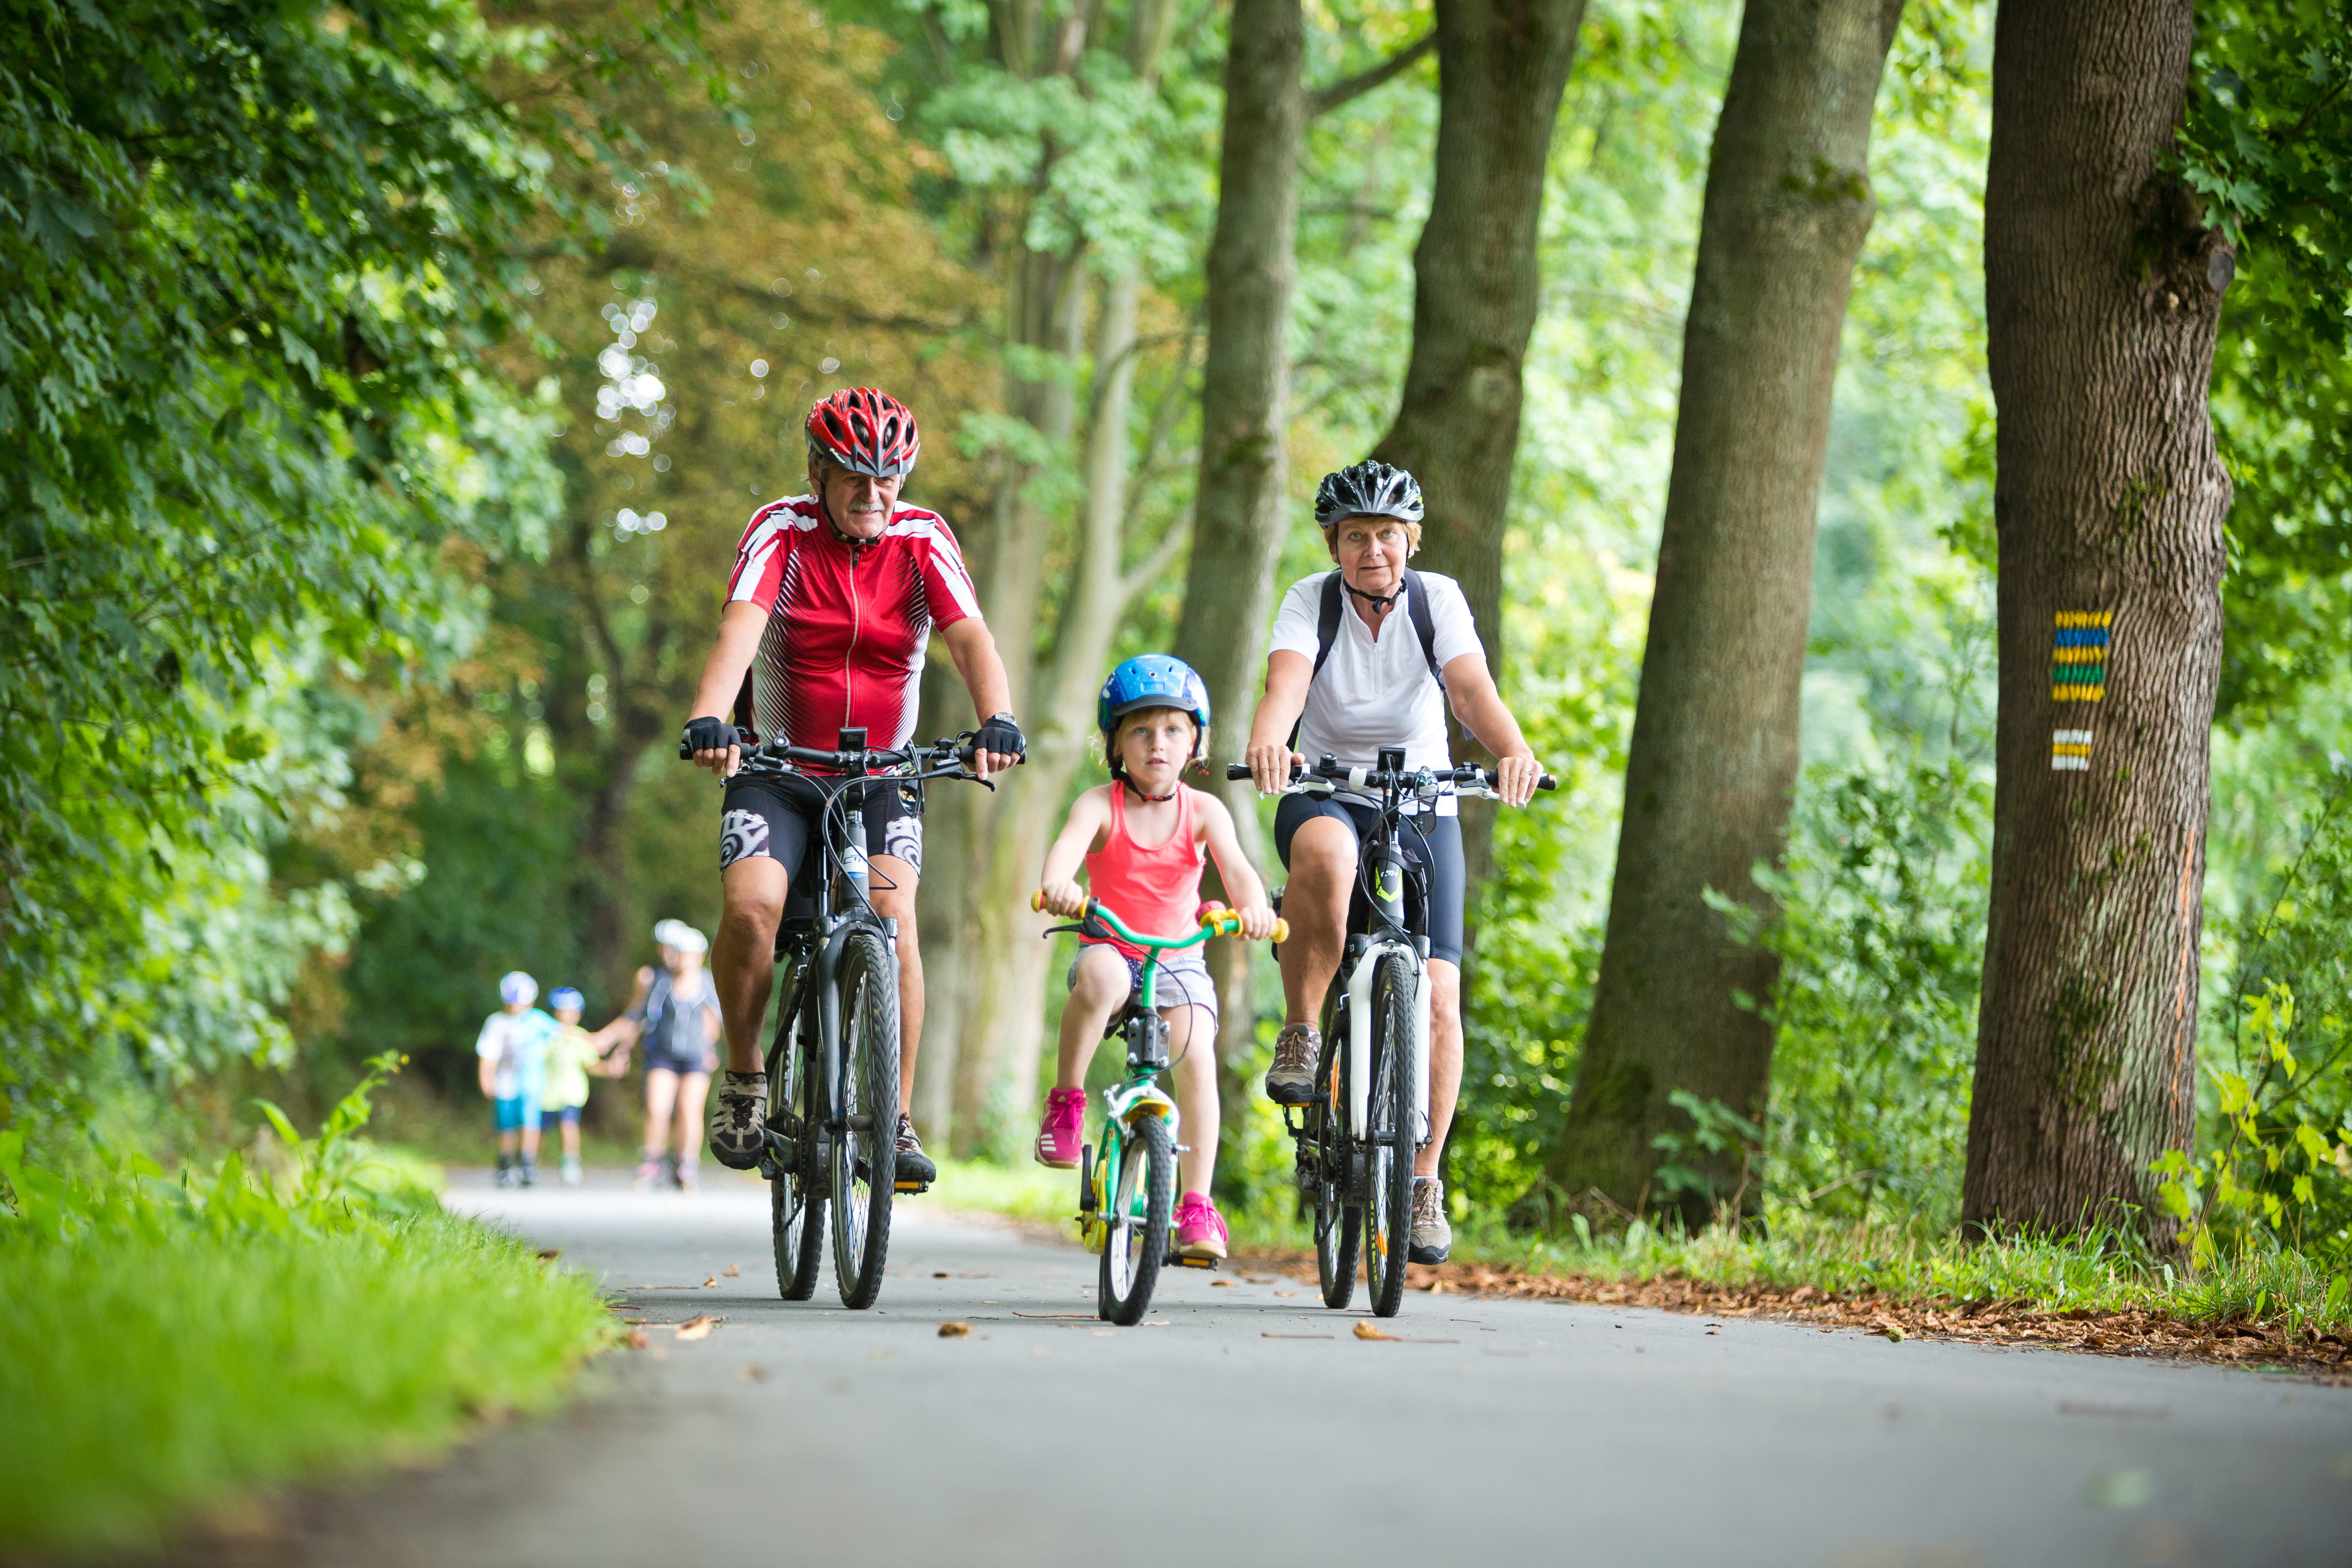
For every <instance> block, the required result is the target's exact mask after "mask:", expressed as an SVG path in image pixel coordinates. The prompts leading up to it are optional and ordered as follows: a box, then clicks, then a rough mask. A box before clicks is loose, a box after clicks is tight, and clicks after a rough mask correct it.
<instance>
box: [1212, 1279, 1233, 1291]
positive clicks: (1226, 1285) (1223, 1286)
mask: <svg viewBox="0 0 2352 1568" xmlns="http://www.w3.org/2000/svg"><path fill="white" fill-rule="evenodd" d="M1209 1283H1210V1284H1211V1285H1212V1286H1213V1287H1214V1288H1215V1289H1220V1290H1230V1289H1233V1288H1234V1282H1233V1281H1232V1280H1230V1279H1212V1280H1210V1281H1209Z"/></svg>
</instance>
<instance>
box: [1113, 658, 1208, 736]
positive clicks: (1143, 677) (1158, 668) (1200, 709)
mask: <svg viewBox="0 0 2352 1568" xmlns="http://www.w3.org/2000/svg"><path fill="white" fill-rule="evenodd" d="M1139 708H1175V709H1180V710H1182V711H1184V712H1187V713H1190V714H1191V715H1192V725H1193V736H1192V754H1193V755H1194V756H1195V757H1198V756H1201V755H1202V754H1203V753H1204V752H1206V751H1207V750H1208V746H1209V687H1208V683H1207V682H1206V681H1204V680H1202V679H1201V678H1200V676H1199V675H1198V674H1197V673H1196V672H1195V671H1194V670H1193V668H1192V666H1191V665H1189V664H1186V663H1185V662H1184V661H1183V660H1182V659H1181V658H1171V657H1170V656H1169V655H1167V654H1164V653H1147V654H1139V655H1138V656H1137V657H1135V658H1130V659H1129V660H1128V661H1127V662H1126V663H1125V664H1122V665H1120V666H1119V667H1118V668H1117V669H1114V670H1112V671H1111V672H1110V679H1108V680H1106V681H1104V682H1103V689H1102V694H1101V695H1100V696H1098V697H1097V698H1096V699H1095V728H1096V729H1097V730H1100V731H1102V732H1103V733H1104V734H1106V735H1108V734H1109V733H1110V732H1111V730H1112V728H1113V727H1114V726H1116V725H1117V724H1118V720H1119V717H1120V715H1122V714H1126V713H1132V712H1134V711H1135V710H1137V709H1139Z"/></svg>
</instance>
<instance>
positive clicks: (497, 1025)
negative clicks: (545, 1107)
mask: <svg viewBox="0 0 2352 1568" xmlns="http://www.w3.org/2000/svg"><path fill="white" fill-rule="evenodd" d="M538 995H539V982H538V981H536V980H533V979H532V978H531V977H530V975H528V974H525V973H523V972H522V971H520V969H518V970H516V971H514V972H513V973H510V974H508V975H506V976H505V977H504V978H503V979H501V980H500V981H499V1000H500V1001H501V1002H503V1003H505V1004H506V1005H505V1006H504V1007H502V1008H500V1009H499V1011H498V1012H495V1013H493V1014H491V1015H490V1016H489V1017H488V1018H487V1019H485V1020H484V1021H483V1023H482V1032H481V1035H480V1036H479V1037H478V1038H477V1039H476V1040H475V1042H474V1054H475V1055H476V1056H477V1057H478V1058H481V1069H482V1095H483V1098H485V1099H487V1100H491V1101H493V1102H495V1103H496V1104H497V1106H498V1109H499V1176H498V1183H499V1185H500V1186H502V1187H511V1186H515V1185H518V1184H520V1185H522V1186H526V1187H527V1186H530V1184H532V1183H533V1182H535V1181H536V1180H538V1177H539V1110H540V1101H541V1097H542V1096H544V1095H545V1094H546V1092H547V1042H548V1041H549V1040H550V1039H551V1038H552V1037H554V1036H555V1035H556V1034H557V1033H558V1032H559V1030H560V1029H561V1027H562V1026H561V1025H559V1024H557V1023H556V1021H555V1020H554V1019H552V1018H551V1017H549V1016H547V1015H546V1014H544V1013H542V1012H541V1011H540V1010H539V1009H538V1008H536V1007H534V1006H532V1005H531V1003H532V1002H533V1001H534V1000H535V999H536V998H537V997H538ZM518 1152H520V1156H521V1157H520V1161H518V1160H517V1158H516V1156H517V1153H518Z"/></svg>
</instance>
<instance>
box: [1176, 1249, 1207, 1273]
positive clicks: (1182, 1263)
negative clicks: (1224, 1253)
mask: <svg viewBox="0 0 2352 1568" xmlns="http://www.w3.org/2000/svg"><path fill="white" fill-rule="evenodd" d="M1168 1261H1169V1262H1171V1263H1172V1264H1174V1265H1176V1267H1177V1268H1206V1269H1209V1270H1210V1271H1212V1272H1214V1271H1215V1269H1216V1267H1217V1260H1216V1259H1215V1258H1186V1257H1184V1256H1183V1255H1182V1254H1181V1253H1175V1252H1171V1253H1170V1254H1169V1255H1168Z"/></svg>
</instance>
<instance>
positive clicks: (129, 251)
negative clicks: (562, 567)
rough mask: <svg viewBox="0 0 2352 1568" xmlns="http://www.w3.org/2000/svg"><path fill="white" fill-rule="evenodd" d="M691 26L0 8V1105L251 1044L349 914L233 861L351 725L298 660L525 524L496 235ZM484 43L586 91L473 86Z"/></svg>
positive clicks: (520, 218)
mask: <svg viewBox="0 0 2352 1568" xmlns="http://www.w3.org/2000/svg"><path fill="white" fill-rule="evenodd" d="M692 32H693V16H692V13H691V12H690V11H682V10H679V9H677V8H676V7H673V6H663V7H660V8H658V9H656V10H654V11H651V12H649V13H647V14H646V15H645V16H643V17H641V18H637V19H634V20H633V21H632V23H631V24H630V26H629V28H628V30H627V37H625V39H610V38H585V37H572V36H571V35H567V34H564V33H562V32H561V31H558V30H553V29H534V30H530V31H527V32H516V33H505V32H499V31H497V30H494V29H493V28H492V27H491V26H489V24H488V22H487V21H486V20H485V18H484V17H483V16H482V15H481V14H480V13H479V12H478V10H476V9H475V8H474V7H473V6H471V5H466V4H462V3H459V0H383V3H371V4H363V5H348V6H343V5H337V6H330V5H320V4H295V5H273V4H257V3H253V0H132V3H131V4H126V5H106V6H93V5H81V4H74V3H69V0H37V3H36V4H34V5H30V6H28V7H26V8H25V14H24V15H22V16H18V17H17V18H16V22H15V23H14V25H12V26H11V27H10V28H9V29H8V31H7V34H6V37H5V39H0V149H5V159H0V162H5V165H6V174H5V176H0V270H5V273H6V274H7V276H8V277H9V278H10V279H11V280H12V286H11V288H10V289H9V291H8V293H7V296H6V298H5V300H0V438H5V440H6V441H7V442H8V444H9V447H10V448H11V449H12V450H13V451H15V452H16V454H17V460H16V463H14V464H13V465H12V466H11V467H9V468H7V469H6V471H5V473H0V519H5V521H0V562H5V573H4V574H0V647H5V648H6V649H7V650H8V651H7V656H6V658H5V660H0V943H5V945H6V947H7V949H8V951H9V953H10V963H9V964H8V965H7V966H6V968H5V970H0V1032H5V1037H6V1038H7V1040H8V1054H7V1058H6V1060H5V1064H0V1085H5V1089H6V1091H7V1093H6V1100H5V1104H0V1121H27V1120H28V1119H29V1120H30V1121H31V1122H32V1123H34V1124H35V1125H36V1126H37V1125H38V1124H39V1123H40V1121H41V1119H42V1118H43V1117H44V1116H45V1115H46V1114H47V1113H50V1112H53V1111H55V1110H58V1108H59V1107H62V1106H71V1105H75V1104H78V1103H86V1102H87V1101H88V1100H89V1098H90V1096H91V1095H92V1094H93V1093H94V1092H95V1091H97V1090H99V1089H102V1088H103V1087H105V1086H106V1085H107V1084H108V1083H110V1081H115V1080H118V1079H121V1078H122V1077H123V1076H124V1075H125V1073H126V1071H127V1072H128V1073H130V1074H135V1075H136V1076H138V1077H140V1078H142V1079H144V1080H145V1081H147V1082H150V1083H168V1082H170V1081H172V1079H173V1075H174V1074H175V1073H176V1072H182V1071H185V1070H190V1069H192V1068H201V1067H205V1066H209V1065H213V1064H216V1063H218V1062H220V1061H222V1060H224V1059H226V1058H229V1057H231V1056H233V1055H238V1054H249V1055H258V1056H261V1057H263V1058H268V1057H270V1056H272V1055H274V1054H277V1053H278V1052H279V1051H280V1050H281V1049H282V1046H283V1041H284V1032H283V1030H282V1029H280V1028H277V1027H274V1026H271V1024H270V1023H269V1021H268V1010H269V1009H271V1008H273V1007H274V1006H276V1005H279V1004H281V1003H282V1002H283V1001H284V999H285V993H286V989H287V985H288V984H289V983H290V982H289V977H288V976H287V975H286V974H285V973H283V970H285V969H286V968H290V967H291V966H292V965H293V964H297V963H299V958H300V954H301V953H302V952H305V951H307V950H308V948H309V946H310V944H311V943H313V942H320V943H323V944H325V945H328V946H330V947H331V946H332V945H334V943H335V942H339V941H340V939H341V931H342V930H343V929H344V928H345V926H346V925H347V921H345V920H344V918H343V916H342V915H341V912H340V907H339V904H338V900H339V898H340V893H339V892H330V891H325V890H319V889H312V892H311V897H310V904H311V905H312V906H313V907H312V908H310V909H309V910H304V909H303V908H302V906H301V900H287V899H285V898H284V897H282V895H283V894H285V893H287V892H289V891H291V890H294V889H279V888H277V887H275V886H273V885H272V881H271V879H270V878H269V877H268V876H266V875H258V874H257V865H258V857H259V856H260V855H261V854H263V853H266V852H267V851H268V850H269V849H270V848H272V847H274V846H276V845H277V844H279V843H281V842H283V840H284V839H285V838H286V837H288V836H289V834H290V833H291V832H293V831H295V830H296V829H298V828H303V827H310V826H316V825H315V824H312V823H307V822H304V821H302V820H301V818H302V817H303V816H307V815H309V814H311V813H314V812H317V811H330V812H331V810H332V808H333V807H334V806H335V805H336V804H337V802H336V800H335V798H334V797H335V793H336V789H337V786H338V785H339V784H340V783H341V779H339V778H336V777H333V776H331V773H332V772H333V769H332V768H331V767H330V768H328V769H326V770H325V771H324V772H323V773H322V772H321V771H320V769H318V768H317V767H315V766H313V765H311V764H314V763H318V762H320V761H321V760H322V759H321V757H320V755H319V754H317V753H321V752H326V753H331V752H336V751H338V750H340V749H341V747H342V746H343V745H344V744H345V743H347V742H350V741H351V740H352V739H353V738H354V736H353V734H352V731H350V730H348V729H345V730H343V731H341V732H338V731H337V730H336V728H335V727H334V725H333V724H332V723H331V722H329V721H328V718H329V716H327V715H325V714H323V713H321V712H320V711H319V710H317V705H315V704H310V703H308V702H307V699H306V698H304V697H300V696H298V695H297V693H298V691H299V688H300V687H301V686H302V685H303V684H304V683H306V682H309V681H311V680H315V679H320V677H322V676H327V675H330V674H331V673H339V674H341V675H344V676H351V675H356V674H357V673H358V672H359V671H360V670H361V669H362V668H368V667H370V666H373V667H374V668H379V669H391V670H395V671H421V672H425V673H428V674H429V673H431V672H433V671H434V670H435V669H436V668H437V667H439V666H442V665H445V664H446V662H447V661H448V659H449V658H451V657H452V656H453V655H454V654H455V653H457V651H459V650H460V649H462V647H464V646H465V645H466V644H467V642H468V641H469V640H470V638H471V637H472V636H473V635H474V631H475V628H476V613H477V612H476V606H475V605H474V604H473V602H472V596H471V595H469V594H468V593H467V591H466V590H465V587H464V585H463V584H462V580H461V579H460V577H459V576H458V575H457V574H455V573H453V572H452V570H451V562H450V560H449V559H448V557H447V556H446V554H445V546H446V544H447V543H448V542H450V541H451V539H452V538H453V537H455V538H457V539H461V540H463V541H465V542H467V544H468V545H469V546H470V547H471V552H472V554H473V555H474V556H475V557H476V558H478V556H479V554H480V553H481V552H490V553H493V554H508V553H519V554H528V553H530V552H533V551H535V550H537V549H540V548H541V547H542V545H543V540H544V527H545V521H546V518H547V515H548V513H549V511H550V510H551V506H552V500H553V497H554V494H555V484H554V481H553V479H552V477H551V474H550V473H549V472H548V470H547V468H546V466H545V462H544V458H543V455H542V452H541V447H543V444H544V441H545V439H546V436H547V430H548V426H549V425H550V424H551V421H549V420H547V419H546V418H545V417H544V416H538V415H536V412H535V411H534V410H533V409H531V408H530V406H529V404H528V401H527V400H525V399H521V398H519V397H517V396H516V395H514V394H513V393H512V392H511V391H510V390H509V389H506V388H504V387H502V386H500V385H499V384H497V383H496V382H495V381H492V380H488V379H486V378H484V377H483V376H482V375H481V374H479V371H478V365H479V362H480V359H481V357H482V355H483V353H485V351H487V350H488V348H489V347H490V346H492V345H493V344H495V343H496V342H498V341H499V340H500V339H501V338H503V337H505V336H507V335H509V334H510V333H511V332H512V331H515V330H516V328H517V327H518V326H519V325H520V324H521V323H520V318H519V316H518V314H517V312H516V308H515V304H514V302H515V301H516V300H520V299H521V298H522V297H523V295H522V293H521V292H520V283H521V280H522V273H521V264H520V261H519V260H518V259H516V256H517V246H516V243H515V241H516V237H517V236H518V235H519V234H521V233H525V232H528V231H531V230H534V229H537V230H541V231H552V232H553V233H554V234H556V235H558V236H560V235H561V233H562V228H563V225H564V224H565V223H566V222H572V223H575V224H586V223H588V222H589V221H590V219H591V218H592V217H593V215H589V214H583V213H581V212H577V211H570V212H558V213H556V214H555V215H554V221H553V222H552V223H551V221H550V217H549V213H548V205H549V199H550V195H549V186H548V184H547V181H548V176H549V174H550V172H551V170H552V169H554V168H556V167H558V166H560V165H563V164H566V163H572V162H576V161H577V160H578V158H580V157H581V156H583V155H584V154H583V151H582V150H583V149H593V148H597V147H600V146H609V145H610V144H611V142H613V140H614V137H616V136H617V135H619V134H621V132H622V130H623V128H622V127H619V126H617V125H616V124H614V123H612V122H611V121H609V120H605V119H601V118H599V116H598V115H597V114H596V113H595V112H594V110H593V106H594V104H595V103H596V102H597V100H599V99H600V98H601V97H602V96H603V95H604V88H605V87H607V86H609V84H610V83H611V82H612V81H613V80H614V79H618V78H619V77H621V76H624V75H625V74H626V73H627V72H628V71H629V70H631V69H633V68H634V67H633V66H632V65H631V64H630V63H629V62H630V61H631V60H632V59H634V58H639V57H642V56H644V55H646V54H659V55H663V56H665V57H666V58H671V59H673V60H685V59H690V58H691V57H692V53H693V50H692ZM624 46H625V47H624ZM518 60H521V61H525V62H528V63H533V64H536V65H538V66H540V67H541V68H551V69H554V68H568V69H570V70H572V72H573V73H574V74H575V76H576V78H577V79H578V80H579V81H580V82H581V83H582V84H583V85H582V86H581V87H580V88H579V89H578V90H576V91H575V92H574V93H573V94H572V97H570V98H569V99H567V100H564V101H565V102H566V103H567V104H568V105H570V106H572V107H573V108H575V109H578V108H584V109H585V110H587V112H584V113H566V114H559V113H558V112H557V111H556V110H554V109H552V108H549V107H544V103H545V100H541V103H542V107H539V108H526V107H522V106H521V105H520V103H519V102H518V101H509V100H502V99H501V98H499V96H498V95H497V93H496V92H495V91H494V89H493V87H492V79H493V78H494V76H496V75H497V74H498V73H499V72H500V71H501V70H504V69H507V68H510V67H511V66H512V65H513V64H514V63H515V62H517V61H518ZM312 720H316V721H320V722H318V723H312V722H309V721H312ZM289 751H290V752H295V753H297V756H296V759H295V760H294V761H292V762H288V761H281V760H280V759H281V754H282V753H284V752H289ZM354 869H357V868H354ZM306 922H307V929H305V927H306ZM224 926H227V927H234V928H239V929H236V930H228V931H225V930H223V929H221V928H223V927H224ZM273 926H274V927H275V929H271V928H272V927H273ZM273 941H283V942H286V943H287V944H288V946H287V951H288V952H289V954H290V957H289V960H288V961H287V962H286V963H283V964H273V963H268V962H263V963H253V962H252V960H253V958H254V956H255V954H256V953H257V952H258V951H259V950H260V949H262V948H264V947H266V946H268V944H269V943H270V942H273ZM192 954H193V955H194V962H192V963H190V962H183V961H184V960H186V959H188V958H189V957H190V956H191V955H192ZM126 971H127V972H128V977H129V978H130V980H131V984H124V981H125V978H126Z"/></svg>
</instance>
